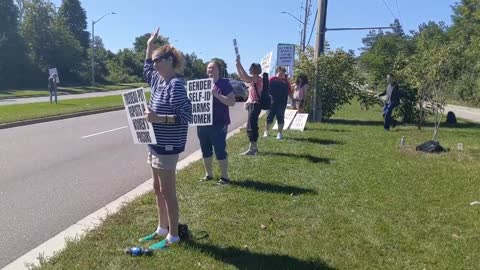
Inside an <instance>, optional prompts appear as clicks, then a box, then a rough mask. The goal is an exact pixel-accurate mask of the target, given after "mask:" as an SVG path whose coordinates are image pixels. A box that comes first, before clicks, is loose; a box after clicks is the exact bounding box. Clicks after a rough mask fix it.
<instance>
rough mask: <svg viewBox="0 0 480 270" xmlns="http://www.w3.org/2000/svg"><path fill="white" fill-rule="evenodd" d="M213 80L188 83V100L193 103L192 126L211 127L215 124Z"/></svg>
mask: <svg viewBox="0 0 480 270" xmlns="http://www.w3.org/2000/svg"><path fill="white" fill-rule="evenodd" d="M213 86H214V83H213V79H212V78H210V79H201V80H192V81H188V82H187V93H188V98H189V99H190V101H191V102H192V114H193V117H192V121H191V122H190V125H191V126H211V125H212V123H213V96H212V89H213Z"/></svg>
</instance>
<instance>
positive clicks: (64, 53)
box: [21, 0, 83, 84]
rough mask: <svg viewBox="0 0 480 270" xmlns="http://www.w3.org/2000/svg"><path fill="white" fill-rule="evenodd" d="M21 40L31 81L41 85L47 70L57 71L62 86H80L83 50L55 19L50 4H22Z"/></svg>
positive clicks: (41, 0) (30, 1)
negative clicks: (24, 47) (30, 72)
mask: <svg viewBox="0 0 480 270" xmlns="http://www.w3.org/2000/svg"><path fill="white" fill-rule="evenodd" d="M24 4H25V6H24V8H25V14H24V20H23V23H22V27H21V33H22V36H23V38H24V40H25V42H26V44H27V47H28V49H29V57H30V58H31V60H32V62H33V64H32V67H33V68H34V69H35V70H34V71H33V72H32V74H31V76H30V77H31V78H32V80H34V81H36V82H37V83H40V82H44V81H45V77H46V76H47V74H48V73H47V72H48V68H52V67H56V68H57V70H58V71H59V75H60V79H61V83H62V84H76V83H81V82H82V79H81V78H80V77H79V72H78V69H79V68H80V67H81V63H82V61H79V59H80V60H81V59H82V56H83V48H82V47H81V45H80V42H79V41H78V40H77V39H76V38H75V37H74V36H73V34H72V33H71V32H70V30H69V29H68V27H67V26H66V25H65V23H64V21H63V20H57V19H56V13H55V8H54V6H53V4H52V3H51V2H49V1H46V0H28V1H25V3H24Z"/></svg>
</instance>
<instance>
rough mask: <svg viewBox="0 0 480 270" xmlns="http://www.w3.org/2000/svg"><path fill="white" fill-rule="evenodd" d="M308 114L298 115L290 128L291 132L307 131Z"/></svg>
mask: <svg viewBox="0 0 480 270" xmlns="http://www.w3.org/2000/svg"><path fill="white" fill-rule="evenodd" d="M307 120H308V113H297V116H296V117H295V119H294V120H293V122H292V125H291V126H290V130H298V131H303V130H304V129H305V124H307Z"/></svg>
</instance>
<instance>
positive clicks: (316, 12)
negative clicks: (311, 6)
mask: <svg viewBox="0 0 480 270" xmlns="http://www.w3.org/2000/svg"><path fill="white" fill-rule="evenodd" d="M317 14H318V8H317V11H315V19H313V25H312V30H311V31H310V37H309V38H308V42H307V44H310V39H312V33H313V29H314V28H315V23H316V22H317Z"/></svg>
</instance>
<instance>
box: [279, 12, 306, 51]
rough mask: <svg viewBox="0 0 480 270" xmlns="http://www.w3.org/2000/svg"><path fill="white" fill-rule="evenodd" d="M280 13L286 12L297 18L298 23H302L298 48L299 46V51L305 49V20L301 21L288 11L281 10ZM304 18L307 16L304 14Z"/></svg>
mask: <svg viewBox="0 0 480 270" xmlns="http://www.w3.org/2000/svg"><path fill="white" fill-rule="evenodd" d="M305 10H306V8H305ZM281 13H282V14H288V15H290V16H292V17H293V18H294V19H295V20H297V21H298V22H299V23H301V24H302V25H303V31H302V32H301V34H300V48H301V51H302V52H304V51H305V36H306V33H307V24H306V23H305V22H302V21H301V20H300V19H299V18H297V17H295V16H294V15H293V14H292V13H290V12H286V11H282V12H281ZM305 14H307V11H306V12H305ZM305 18H307V17H306V16H305Z"/></svg>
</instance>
